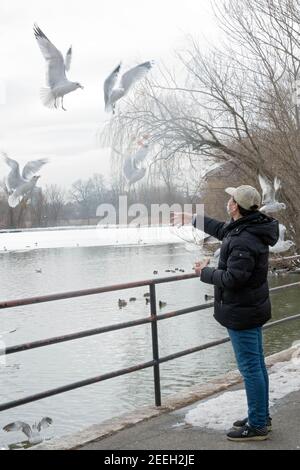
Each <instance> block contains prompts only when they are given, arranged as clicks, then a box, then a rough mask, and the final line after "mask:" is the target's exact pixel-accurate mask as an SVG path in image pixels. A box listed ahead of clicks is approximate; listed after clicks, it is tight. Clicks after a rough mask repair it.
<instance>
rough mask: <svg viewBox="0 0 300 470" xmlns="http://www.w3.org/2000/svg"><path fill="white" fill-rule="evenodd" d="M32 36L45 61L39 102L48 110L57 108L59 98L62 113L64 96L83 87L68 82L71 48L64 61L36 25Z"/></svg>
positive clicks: (76, 83)
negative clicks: (44, 75) (43, 79)
mask: <svg viewBox="0 0 300 470" xmlns="http://www.w3.org/2000/svg"><path fill="white" fill-rule="evenodd" d="M33 30H34V35H35V37H36V40H37V42H38V45H39V47H40V49H41V51H42V54H43V56H44V59H45V60H46V85H47V88H42V89H41V100H42V102H43V104H44V106H47V107H48V108H56V109H57V108H58V100H59V98H61V107H62V109H63V110H64V111H66V109H65V108H64V96H65V95H67V94H68V93H71V92H72V91H75V90H77V89H78V88H81V89H83V86H82V85H80V83H78V82H70V81H69V80H68V79H67V76H66V71H67V72H68V71H69V70H70V68H71V62H72V53H73V51H72V46H71V47H70V48H69V50H68V52H67V54H66V57H65V59H64V58H63V55H62V53H61V52H60V51H59V50H58V49H57V48H56V47H55V46H54V44H52V42H51V41H50V40H49V39H48V38H47V36H46V35H45V34H44V33H43V31H42V30H41V29H40V28H39V26H38V25H37V24H35V25H34V28H33Z"/></svg>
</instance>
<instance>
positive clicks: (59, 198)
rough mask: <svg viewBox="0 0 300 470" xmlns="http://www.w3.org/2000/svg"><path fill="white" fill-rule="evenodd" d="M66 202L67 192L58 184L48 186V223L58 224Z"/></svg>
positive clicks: (46, 201)
mask: <svg viewBox="0 0 300 470" xmlns="http://www.w3.org/2000/svg"><path fill="white" fill-rule="evenodd" d="M65 204H66V192H65V190H64V189H62V188H60V187H59V186H57V185H56V184H53V185H50V186H47V187H46V190H45V205H46V217H47V224H49V225H56V224H57V222H58V220H59V219H60V217H61V215H62V213H63V209H64V206H65Z"/></svg>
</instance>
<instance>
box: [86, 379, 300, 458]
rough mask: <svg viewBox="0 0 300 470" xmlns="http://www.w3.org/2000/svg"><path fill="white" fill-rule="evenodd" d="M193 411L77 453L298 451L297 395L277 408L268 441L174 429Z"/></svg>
mask: <svg viewBox="0 0 300 470" xmlns="http://www.w3.org/2000/svg"><path fill="white" fill-rule="evenodd" d="M235 388H236V387H234V389H235ZM195 406H196V404H194V405H193V406H192V407H195ZM192 407H188V408H183V409H180V410H177V411H174V412H170V413H167V414H162V415H161V416H159V417H156V418H152V419H150V420H148V421H146V422H142V423H139V424H136V425H135V426H133V427H130V428H127V429H124V430H122V431H119V432H118V433H117V434H115V435H113V436H109V437H106V438H104V439H102V440H100V441H98V442H95V443H93V444H89V445H86V446H84V447H83V448H81V449H80V450H100V449H101V450H141V449H145V450H206V449H211V450H222V449H228V450H231V449H232V450H233V449H244V450H246V449H247V450H248V449H250V450H256V449H260V450H270V449H278V450H279V449H289V450H293V449H294V450H296V449H299V450H300V391H298V392H294V393H292V394H290V395H288V396H286V397H285V398H284V399H282V400H281V401H280V402H279V403H278V404H277V405H276V408H275V410H274V412H273V431H272V432H271V433H270V438H269V439H268V440H267V441H260V442H243V443H238V442H231V441H228V440H227V439H226V435H225V433H220V432H215V431H211V430H207V429H203V428H195V427H189V426H179V427H178V426H177V427H176V424H178V423H181V422H182V421H183V417H184V416H185V414H186V412H187V410H188V409H190V408H192Z"/></svg>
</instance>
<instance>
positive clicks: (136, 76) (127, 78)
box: [120, 62, 152, 94]
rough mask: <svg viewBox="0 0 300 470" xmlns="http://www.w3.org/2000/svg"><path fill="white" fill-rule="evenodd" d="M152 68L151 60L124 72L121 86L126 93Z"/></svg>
mask: <svg viewBox="0 0 300 470" xmlns="http://www.w3.org/2000/svg"><path fill="white" fill-rule="evenodd" d="M151 68H152V63H151V62H144V63H143V64H140V65H137V66H136V67H133V68H132V69H130V70H128V72H126V73H124V75H122V78H121V84H120V88H122V89H123V90H124V94H126V93H128V91H129V90H130V88H131V87H132V86H133V85H134V84H135V83H136V82H138V81H140V80H142V79H143V78H144V77H145V76H146V75H147V73H148V72H149V71H150V69H151Z"/></svg>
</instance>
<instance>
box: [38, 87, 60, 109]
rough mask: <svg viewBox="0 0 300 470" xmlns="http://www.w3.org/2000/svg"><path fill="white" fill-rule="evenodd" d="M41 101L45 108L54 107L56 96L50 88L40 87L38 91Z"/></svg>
mask: <svg viewBox="0 0 300 470" xmlns="http://www.w3.org/2000/svg"><path fill="white" fill-rule="evenodd" d="M40 97H41V101H42V103H43V105H44V106H46V107H47V108H52V109H53V108H55V107H56V106H55V103H56V98H55V96H54V94H53V91H52V90H51V88H41V91H40Z"/></svg>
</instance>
